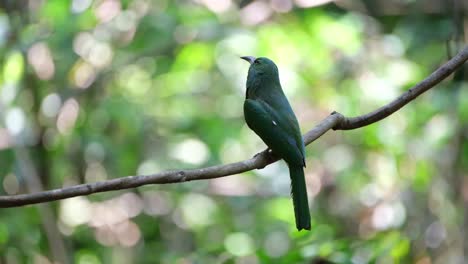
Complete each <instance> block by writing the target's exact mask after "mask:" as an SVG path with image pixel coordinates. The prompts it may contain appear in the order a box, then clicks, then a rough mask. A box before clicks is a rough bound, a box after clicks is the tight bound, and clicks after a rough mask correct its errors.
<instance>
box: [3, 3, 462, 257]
mask: <svg viewBox="0 0 468 264" xmlns="http://www.w3.org/2000/svg"><path fill="white" fill-rule="evenodd" d="M319 2H324V4H323V5H319ZM452 2H453V3H452ZM462 2H463V1H442V0H441V1H384V0H380V1H343V2H338V3H333V2H331V3H327V1H313V0H296V1H292V0H271V1H232V0H196V1H195V0H193V1H186V0H180V1H160V0H157V1H156V0H154V1H151V0H127V1H117V0H99V1H97V0H96V1H93V0H73V1H64V0H48V1H12V0H6V1H3V2H2V3H0V183H1V184H0V187H1V188H0V193H1V194H2V195H10V194H17V193H27V192H35V191H38V190H41V189H53V188H61V187H64V186H71V185H74V184H79V183H89V182H96V181H102V180H106V179H113V178H119V177H124V176H128V175H136V174H150V173H156V172H160V171H164V170H171V169H189V168H201V167H206V166H210V165H216V164H222V163H229V162H235V161H240V160H244V159H247V158H250V157H252V156H253V155H254V154H255V153H257V152H259V151H261V150H263V149H264V148H265V145H264V144H263V143H262V142H261V140H260V139H259V138H258V137H257V136H256V135H255V134H254V133H253V132H252V131H250V130H249V129H248V128H247V126H246V124H245V122H244V120H243V113H242V104H243V99H244V94H245V79H246V76H247V69H248V64H247V63H246V62H245V61H242V60H240V59H239V56H245V55H253V56H266V57H269V58H271V59H272V60H274V61H275V62H276V63H277V65H278V67H279V70H280V78H281V82H282V84H283V88H284V90H285V93H286V95H287V96H288V98H289V100H290V102H291V104H292V106H293V108H294V110H295V112H296V115H297V118H298V120H299V123H300V125H301V129H302V131H303V132H304V133H305V132H306V131H308V130H310V129H311V128H313V127H314V125H316V124H317V123H319V122H320V121H321V120H322V119H323V118H325V117H326V116H328V115H329V114H330V113H331V112H332V111H338V112H340V113H342V114H344V115H346V116H356V115H360V114H365V113H367V112H369V111H372V110H374V109H376V108H377V107H380V106H382V105H384V104H386V103H388V102H390V101H391V100H392V99H394V98H395V97H396V96H398V95H399V94H401V93H402V92H404V91H405V90H407V89H409V88H410V87H411V86H413V85H414V84H416V83H417V82H419V81H421V80H422V79H423V78H425V77H426V76H427V75H429V74H430V73H431V72H432V71H433V70H435V69H436V68H437V67H438V66H439V65H441V64H442V63H443V62H444V61H446V60H447V59H448V58H450V57H451V56H453V55H454V54H455V53H456V52H457V50H458V49H459V48H460V47H462V46H463V43H466V38H467V37H468V36H464V35H463V32H466V29H463V24H464V23H465V24H466V19H465V20H464V18H463V16H461V14H462V13H463V10H462V9H461V7H460V6H461V3H462ZM457 3H458V5H459V6H458V7H457ZM465 12H466V9H465ZM467 86H468V83H467V82H466V75H464V74H463V71H459V72H458V73H457V74H456V75H455V76H454V77H453V76H452V77H449V78H448V80H446V81H444V82H443V83H441V84H440V85H438V86H437V87H436V88H434V89H433V90H431V91H429V92H428V93H426V94H424V95H423V96H421V97H420V98H418V99H416V100H415V101H413V102H412V103H410V104H409V105H408V106H406V107H405V108H403V109H402V110H400V111H398V112H397V113H395V114H393V115H392V116H390V117H388V118H386V119H384V120H382V121H380V122H378V123H376V124H373V125H370V126H367V127H364V128H361V129H357V130H352V131H330V132H328V133H326V134H325V135H324V136H322V137H321V138H320V139H318V140H317V141H316V142H314V143H313V144H311V145H309V146H308V147H307V148H306V152H307V168H306V179H307V183H308V192H309V198H310V205H311V214H312V231H310V232H297V231H296V230H295V226H294V213H293V208H292V202H291V199H290V197H289V177H288V171H287V167H286V165H285V164H284V163H283V162H278V163H275V164H272V165H270V166H268V167H266V168H265V169H262V170H255V171H250V172H247V173H243V174H241V175H233V176H230V177H224V178H220V179H216V180H204V181H195V182H187V183H181V184H170V185H159V186H154V185H149V186H144V187H140V188H137V189H131V190H125V191H114V192H107V193H101V194H95V195H90V196H85V197H77V198H72V199H67V200H61V201H57V202H51V203H47V204H43V205H40V206H38V205H36V206H25V207H19V208H9V209H1V211H0V263H52V261H54V260H55V261H62V262H63V261H68V262H70V263H180V264H186V263H243V264H244V263H245V264H250V263H252V264H256V263H326V262H325V261H326V260H327V261H331V262H333V263H353V264H360V263H418V264H429V263H462V262H463V261H464V256H463V252H465V254H466V252H468V249H467V244H468V235H467V232H466V228H468V213H467V212H466V210H467V209H466V208H467V203H468V180H467V175H468V143H467V137H468V125H467V123H468V122H467V121H468V89H467ZM464 247H465V249H464Z"/></svg>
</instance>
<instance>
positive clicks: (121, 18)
mask: <svg viewBox="0 0 468 264" xmlns="http://www.w3.org/2000/svg"><path fill="white" fill-rule="evenodd" d="M136 25H137V16H136V14H135V12H134V11H132V10H125V11H123V12H122V13H120V14H119V15H118V16H117V17H116V18H115V26H116V27H117V29H118V30H120V31H133V30H135V28H136Z"/></svg>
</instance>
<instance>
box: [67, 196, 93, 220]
mask: <svg viewBox="0 0 468 264" xmlns="http://www.w3.org/2000/svg"><path fill="white" fill-rule="evenodd" d="M93 215H94V214H92V204H91V203H90V202H89V200H88V199H87V198H86V197H82V196H79V197H73V198H69V199H65V200H62V201H61V202H60V206H59V217H60V221H62V222H63V223H65V224H66V225H68V226H70V227H76V226H78V225H82V224H85V223H88V221H89V220H90V219H91V217H92V216H93Z"/></svg>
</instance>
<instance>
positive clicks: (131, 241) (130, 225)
mask: <svg viewBox="0 0 468 264" xmlns="http://www.w3.org/2000/svg"><path fill="white" fill-rule="evenodd" d="M115 233H116V235H117V239H118V241H119V244H120V245H122V246H124V247H133V246H134V245H136V243H137V242H138V241H139V240H140V237H141V232H140V228H139V227H138V226H137V225H136V224H135V223H134V222H132V221H125V222H123V223H119V224H117V226H116V227H115Z"/></svg>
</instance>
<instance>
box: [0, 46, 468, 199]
mask: <svg viewBox="0 0 468 264" xmlns="http://www.w3.org/2000/svg"><path fill="white" fill-rule="evenodd" d="M467 60H468V46H467V47H465V48H463V49H462V50H461V51H460V52H459V53H458V54H457V55H456V56H455V57H453V58H452V59H450V60H449V61H448V62H446V63H445V64H444V65H442V66H441V67H439V68H438V69H437V70H436V71H434V72H433V73H432V74H431V75H429V76H428V77H427V78H426V79H424V80H423V81H421V82H420V83H418V84H417V85H415V86H414V87H412V88H411V89H409V90H408V91H406V92H405V93H403V94H402V95H400V96H399V97H398V98H396V99H395V100H393V101H392V102H390V103H389V104H387V105H384V106H382V107H380V108H378V109H376V110H375V111H372V112H370V113H368V114H365V115H362V116H357V117H345V116H343V115H342V114H340V113H337V112H333V113H332V114H331V115H330V116H328V117H327V118H325V119H324V120H322V121H321V122H320V123H319V124H318V125H317V126H316V127H314V128H313V129H312V130H310V131H309V132H307V133H306V134H305V135H304V142H305V144H306V145H309V144H310V143H312V142H313V141H315V140H316V139H318V138H319V137H321V136H322V135H323V134H325V133H326V132H327V131H328V130H330V129H333V130H350V129H356V128H360V127H363V126H367V125H370V124H372V123H375V122H377V121H380V120H382V119H384V118H385V117H387V116H389V115H391V114H393V113H394V112H396V111H398V110H399V109H400V108H402V107H403V106H404V105H406V104H408V103H409V102H411V101H412V100H414V99H415V98H416V97H418V96H419V95H421V94H422V93H424V92H425V91H427V90H429V89H431V88H432V87H434V86H435V85H436V84H438V83H440V82H441V81H442V80H444V79H445V78H447V76H449V75H450V74H451V73H453V72H454V71H455V70H456V69H457V68H459V67H460V66H462V65H463V64H464V63H465V62H466V61H467ZM277 160H278V159H277V158H275V157H274V156H273V155H272V154H271V153H269V152H266V151H263V152H260V153H259V154H257V155H255V156H254V157H253V158H251V159H248V160H244V161H239V162H235V163H230V164H226V165H217V166H212V167H207V168H201V169H193V170H174V171H165V172H160V173H155V174H151V175H139V176H127V177H123V178H118V179H112V180H107V181H102V182H96V183H87V184H80V185H75V186H71V187H65V188H61V189H55V190H50V191H44V192H38V193H32V194H18V195H9V196H0V208H7V207H17V206H23V205H28V204H36V203H43V202H50V201H56V200H60V199H65V198H70V197H75V196H81V195H89V194H92V193H98V192H107V191H114V190H123V189H130V188H135V187H139V186H142V185H147V184H167V183H179V182H186V181H194V180H206V179H214V178H219V177H225V176H229V175H234V174H239V173H242V172H246V171H250V170H253V169H261V168H264V167H265V166H267V165H268V164H271V163H273V162H276V161H277Z"/></svg>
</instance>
